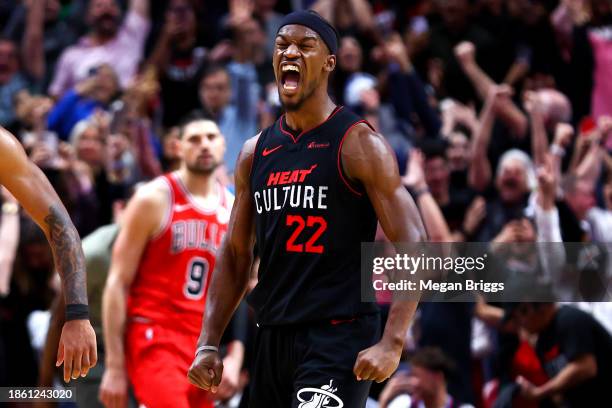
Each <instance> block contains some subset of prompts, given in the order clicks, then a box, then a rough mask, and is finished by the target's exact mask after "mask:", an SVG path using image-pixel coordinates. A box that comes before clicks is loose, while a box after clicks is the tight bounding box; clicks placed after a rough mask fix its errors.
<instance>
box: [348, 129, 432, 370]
mask: <svg viewBox="0 0 612 408" xmlns="http://www.w3.org/2000/svg"><path fill="white" fill-rule="evenodd" d="M341 155H342V165H343V166H344V170H345V172H346V174H347V175H348V176H349V177H350V178H351V179H352V180H354V181H359V182H360V183H361V184H362V185H363V186H364V188H365V190H366V192H367V194H368V197H369V199H370V201H371V203H372V206H373V207H374V210H375V211H376V215H377V217H378V220H379V222H380V224H381V226H382V228H383V230H384V232H385V234H386V235H387V237H388V238H389V240H390V241H391V242H417V241H423V240H424V239H425V237H426V234H425V228H424V227H423V223H422V221H421V217H420V215H419V212H418V210H417V207H416V205H415V204H414V201H413V200H412V197H410V194H408V192H407V191H406V189H405V188H404V187H403V185H402V183H401V179H400V176H399V172H398V169H397V164H396V161H395V155H394V153H393V150H392V149H391V148H390V147H389V145H388V144H387V142H386V141H385V139H384V137H383V136H381V135H379V134H377V133H375V132H373V131H372V130H371V129H370V128H369V127H367V126H366V125H365V124H359V125H356V126H355V127H354V128H353V129H352V130H351V131H350V133H349V134H348V135H347V137H346V139H345V142H344V146H343V147H342V152H341ZM398 220H400V222H398ZM417 304H418V303H417V302H414V301H394V302H393V304H392V306H391V310H390V311H389V317H388V319H387V324H386V326H385V330H384V333H383V337H382V339H381V340H380V342H378V343H377V344H375V345H374V346H372V347H370V348H368V349H366V350H363V351H362V352H361V353H359V356H358V357H357V361H356V363H355V367H354V370H353V371H354V373H355V375H356V376H357V379H359V380H373V381H376V382H382V381H384V380H385V379H387V378H389V376H391V374H393V372H394V371H395V370H396V368H397V366H398V364H399V360H400V356H401V353H402V348H403V345H404V337H405V334H406V331H407V330H408V327H409V325H410V321H411V320H412V317H413V315H414V312H415V310H416V307H417Z"/></svg>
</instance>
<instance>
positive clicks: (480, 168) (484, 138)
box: [468, 86, 510, 191]
mask: <svg viewBox="0 0 612 408" xmlns="http://www.w3.org/2000/svg"><path fill="white" fill-rule="evenodd" d="M509 93H510V90H509V88H508V87H507V86H500V87H497V86H495V87H493V88H491V91H490V92H489V95H488V96H487V100H486V102H485V105H484V106H483V108H482V111H481V112H480V118H479V119H480V126H479V128H478V131H477V132H476V135H475V137H474V143H473V145H472V148H473V150H474V151H473V155H472V162H471V163H470V167H469V170H468V183H469V185H470V186H471V187H472V188H474V189H475V190H476V191H483V190H484V189H485V188H487V186H488V185H489V183H490V182H491V178H492V177H493V176H492V170H491V163H490V162H489V158H488V150H489V143H490V142H491V132H492V130H493V122H494V121H495V104H496V103H497V100H498V99H499V98H501V97H502V96H503V95H509Z"/></svg>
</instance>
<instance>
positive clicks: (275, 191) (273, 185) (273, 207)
mask: <svg viewBox="0 0 612 408" xmlns="http://www.w3.org/2000/svg"><path fill="white" fill-rule="evenodd" d="M316 168H317V165H316V164H313V165H312V166H310V167H309V168H307V169H296V170H289V171H275V172H271V173H270V174H269V176H268V180H267V182H266V186H267V187H268V188H264V189H262V190H261V191H256V192H255V193H254V194H253V197H254V199H255V210H256V211H257V213H258V214H261V213H263V212H264V211H265V212H271V211H279V210H281V209H283V208H284V207H285V206H286V205H289V206H290V207H291V208H305V209H313V208H316V209H321V210H326V209H327V191H328V189H329V187H328V186H316V187H315V186H311V185H307V184H305V183H306V181H307V178H308V176H309V175H310V174H311V173H312V172H313V171H314V170H315V169H316ZM281 186H282V187H281Z"/></svg>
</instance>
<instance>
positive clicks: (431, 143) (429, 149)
mask: <svg viewBox="0 0 612 408" xmlns="http://www.w3.org/2000/svg"><path fill="white" fill-rule="evenodd" d="M417 145H418V147H419V149H421V151H422V152H423V155H424V156H425V160H431V159H435V158H442V159H444V160H446V149H447V147H448V142H447V141H446V140H445V139H424V140H422V141H420V142H419V143H418V144H417Z"/></svg>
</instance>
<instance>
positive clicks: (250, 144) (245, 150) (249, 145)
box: [241, 131, 263, 158]
mask: <svg viewBox="0 0 612 408" xmlns="http://www.w3.org/2000/svg"><path fill="white" fill-rule="evenodd" d="M262 133H263V131H261V132H259V133H257V134H256V135H255V136H252V137H250V138H248V139H247V140H246V141H245V142H244V144H243V145H242V152H241V156H242V155H244V157H243V158H246V157H247V156H251V157H252V156H253V154H254V153H255V149H256V148H257V142H259V138H260V137H261V135H262Z"/></svg>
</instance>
